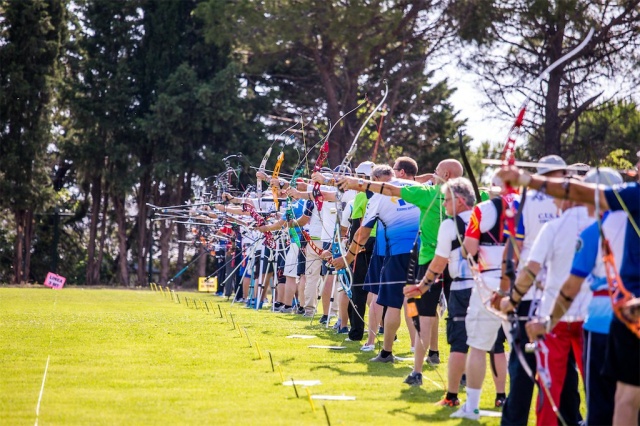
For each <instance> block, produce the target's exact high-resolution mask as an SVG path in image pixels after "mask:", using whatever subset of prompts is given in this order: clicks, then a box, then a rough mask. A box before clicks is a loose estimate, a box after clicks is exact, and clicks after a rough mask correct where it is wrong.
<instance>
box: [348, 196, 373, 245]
mask: <svg viewBox="0 0 640 426" xmlns="http://www.w3.org/2000/svg"><path fill="white" fill-rule="evenodd" d="M367 204H369V198H367V193H366V192H358V193H357V194H356V197H355V198H354V199H353V210H352V212H351V219H362V218H363V217H364V212H365V210H366V209H367ZM377 228H378V224H377V223H376V224H375V225H373V229H372V230H371V236H372V237H374V236H375V235H376V230H377Z"/></svg>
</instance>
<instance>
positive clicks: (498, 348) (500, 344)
mask: <svg viewBox="0 0 640 426" xmlns="http://www.w3.org/2000/svg"><path fill="white" fill-rule="evenodd" d="M506 341H507V336H505V334H504V328H503V327H500V329H499V330H498V337H496V343H494V344H493V353H494V354H503V353H504V342H506Z"/></svg>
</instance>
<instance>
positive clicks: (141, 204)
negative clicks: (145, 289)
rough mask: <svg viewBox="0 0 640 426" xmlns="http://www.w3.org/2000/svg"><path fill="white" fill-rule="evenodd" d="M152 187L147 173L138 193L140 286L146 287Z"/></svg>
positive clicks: (143, 177) (141, 181) (150, 230)
mask: <svg viewBox="0 0 640 426" xmlns="http://www.w3.org/2000/svg"><path fill="white" fill-rule="evenodd" d="M150 186H151V178H150V176H149V173H148V172H147V173H145V174H144V175H143V176H142V179H141V180H140V190H139V192H138V218H137V220H138V259H137V260H136V261H137V263H138V285H140V286H146V285H148V284H149V283H148V282H147V254H148V253H149V252H148V247H147V243H148V241H150V238H151V232H152V229H149V227H148V226H147V222H148V217H147V204H146V203H147V201H149V200H148V199H147V196H148V194H149V192H150V191H149V189H150V188H149V187H150Z"/></svg>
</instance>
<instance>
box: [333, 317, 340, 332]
mask: <svg viewBox="0 0 640 426" xmlns="http://www.w3.org/2000/svg"><path fill="white" fill-rule="evenodd" d="M340 325H342V321H340V318H338V321H336V323H335V324H333V329H334V330H335V331H338V330H340V328H341V327H340Z"/></svg>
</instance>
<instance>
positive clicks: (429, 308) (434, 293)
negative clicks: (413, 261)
mask: <svg viewBox="0 0 640 426" xmlns="http://www.w3.org/2000/svg"><path fill="white" fill-rule="evenodd" d="M430 263H431V262H429V263H426V264H424V265H420V266H418V273H417V274H416V279H418V280H421V279H422V278H423V277H424V274H426V273H427V269H429V264H430ZM440 293H442V284H441V283H440V282H438V283H436V284H433V285H432V286H431V287H430V288H429V290H427V291H426V292H425V293H424V294H423V295H422V296H421V297H420V298H419V299H416V307H417V308H418V315H420V316H421V317H435V316H436V312H437V311H438V302H439V301H440Z"/></svg>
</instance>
